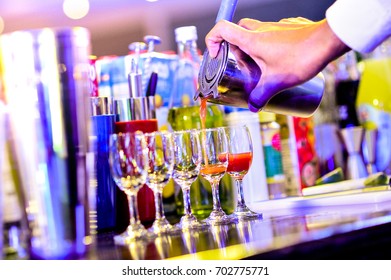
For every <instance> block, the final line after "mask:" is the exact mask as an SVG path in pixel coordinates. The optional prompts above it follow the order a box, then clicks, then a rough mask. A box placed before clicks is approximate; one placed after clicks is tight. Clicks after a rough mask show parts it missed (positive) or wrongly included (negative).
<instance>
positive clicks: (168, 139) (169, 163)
mask: <svg viewBox="0 0 391 280" xmlns="http://www.w3.org/2000/svg"><path fill="white" fill-rule="evenodd" d="M145 140H146V143H147V150H148V176H147V185H148V187H149V188H150V189H151V190H152V191H153V193H154V196H155V208H156V213H155V221H154V222H153V224H152V226H151V227H150V228H149V231H152V232H153V233H155V234H157V235H161V234H165V233H174V232H177V231H178V228H176V227H174V226H172V225H171V224H170V223H169V221H168V220H167V219H166V217H165V215H164V208H163V188H164V187H165V186H166V185H167V183H168V181H169V180H170V179H171V176H172V171H173V168H174V142H173V137H172V134H171V133H170V132H168V131H159V132H153V133H146V134H145Z"/></svg>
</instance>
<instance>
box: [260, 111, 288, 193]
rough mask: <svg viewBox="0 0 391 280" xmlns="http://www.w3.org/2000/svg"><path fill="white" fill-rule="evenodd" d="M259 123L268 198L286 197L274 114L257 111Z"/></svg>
mask: <svg viewBox="0 0 391 280" xmlns="http://www.w3.org/2000/svg"><path fill="white" fill-rule="evenodd" d="M258 116H259V121H260V123H261V136H262V147H263V153H264V159H265V171H266V182H267V186H268V190H269V198H270V199H276V198H283V197H286V196H287V195H286V191H285V175H284V171H283V167H282V156H281V139H280V125H279V124H278V123H277V122H276V115H275V114H274V113H269V112H259V113H258Z"/></svg>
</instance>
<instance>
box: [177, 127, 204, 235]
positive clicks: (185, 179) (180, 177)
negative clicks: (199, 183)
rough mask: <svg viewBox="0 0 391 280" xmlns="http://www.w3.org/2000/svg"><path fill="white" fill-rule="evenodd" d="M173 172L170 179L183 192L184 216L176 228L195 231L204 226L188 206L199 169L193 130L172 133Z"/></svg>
mask: <svg viewBox="0 0 391 280" xmlns="http://www.w3.org/2000/svg"><path fill="white" fill-rule="evenodd" d="M173 139H174V158H175V160H174V170H173V174H172V178H173V179H174V181H175V182H176V183H177V184H178V185H179V186H180V187H181V189H182V192H183V205H184V212H185V214H184V216H182V217H181V220H180V222H179V223H178V224H177V226H178V227H179V228H181V229H197V228H203V227H205V226H206V224H205V223H202V222H200V221H198V219H197V218H196V217H195V216H194V215H193V213H192V209H191V204H190V187H191V185H192V183H193V182H194V181H195V180H196V179H197V177H198V175H199V173H200V168H201V144H200V138H199V134H198V133H197V132H196V131H195V130H183V131H175V132H173Z"/></svg>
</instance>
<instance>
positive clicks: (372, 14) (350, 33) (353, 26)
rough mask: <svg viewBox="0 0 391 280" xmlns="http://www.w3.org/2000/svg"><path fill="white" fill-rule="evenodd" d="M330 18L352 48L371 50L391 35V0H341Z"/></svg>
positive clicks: (332, 10)
mask: <svg viewBox="0 0 391 280" xmlns="http://www.w3.org/2000/svg"><path fill="white" fill-rule="evenodd" d="M326 20H327V22H328V24H329V26H330V28H331V29H332V30H333V32H334V33H335V34H336V36H338V38H339V39H341V41H342V42H344V43H345V44H346V45H347V46H349V47H350V48H351V49H353V50H355V51H357V52H362V53H367V52H371V51H373V50H374V49H375V48H376V47H377V46H378V45H379V44H380V43H382V42H383V41H384V40H385V39H387V38H388V37H390V35H391V0H337V1H336V2H334V4H333V5H332V6H331V7H330V8H328V9H327V11H326Z"/></svg>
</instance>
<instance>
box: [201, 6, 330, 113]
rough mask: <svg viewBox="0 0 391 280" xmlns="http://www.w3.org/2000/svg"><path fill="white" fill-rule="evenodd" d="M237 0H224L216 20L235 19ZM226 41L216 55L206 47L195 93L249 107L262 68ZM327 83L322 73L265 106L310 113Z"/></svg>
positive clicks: (212, 99)
mask: <svg viewBox="0 0 391 280" xmlns="http://www.w3.org/2000/svg"><path fill="white" fill-rule="evenodd" d="M236 4H237V0H222V2H221V5H220V9H219V12H218V15H217V18H216V22H218V21H220V20H222V19H225V20H228V21H232V18H233V14H234V12H235V9H236ZM230 49H231V46H230V44H229V43H228V42H226V41H223V42H222V44H221V46H220V50H219V52H218V54H217V57H215V58H212V57H210V56H209V52H208V50H206V51H205V53H204V57H203V61H202V65H201V69H200V73H199V78H198V83H199V88H198V91H197V93H196V95H195V96H194V99H197V98H198V97H201V98H207V99H208V101H209V102H211V103H217V104H222V105H229V106H235V107H242V108H248V98H249V95H250V93H251V91H252V90H253V89H254V88H255V86H256V85H257V83H258V81H259V79H260V78H261V75H262V71H261V69H260V68H259V66H258V65H257V64H256V63H255V61H254V60H253V59H251V58H250V57H249V56H247V55H245V54H244V53H243V52H241V53H240V56H239V55H237V54H236V53H235V52H232V51H231V50H230ZM324 87H325V81H324V77H323V74H322V73H319V74H318V75H317V76H316V77H314V78H312V79H311V80H309V81H307V82H305V83H303V84H301V85H299V86H296V87H293V88H290V89H287V90H284V91H281V92H279V93H277V94H276V95H275V96H273V97H272V98H271V99H270V100H269V102H268V103H267V104H266V106H265V108H263V109H262V110H264V111H269V112H273V113H278V114H284V115H293V116H297V117H308V116H310V115H312V114H313V113H314V112H315V110H316V109H317V108H318V106H319V104H320V102H321V100H322V96H323V91H324Z"/></svg>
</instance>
